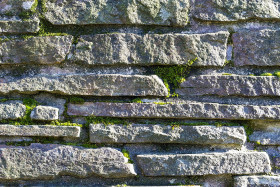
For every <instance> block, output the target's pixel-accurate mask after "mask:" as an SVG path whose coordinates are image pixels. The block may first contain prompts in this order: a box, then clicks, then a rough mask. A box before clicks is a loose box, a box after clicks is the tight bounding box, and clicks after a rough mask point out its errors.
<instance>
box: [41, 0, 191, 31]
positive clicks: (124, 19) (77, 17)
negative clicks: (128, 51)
mask: <svg viewBox="0 0 280 187" xmlns="http://www.w3.org/2000/svg"><path fill="white" fill-rule="evenodd" d="M46 7H47V12H46V13H45V14H44V15H45V17H46V19H47V20H48V21H50V22H51V23H52V24H55V25H67V24H76V25H89V24H126V25H129V24H131V25H166V26H169V25H174V26H185V25H187V23H188V13H189V0H119V1H116V0H92V1H88V0H79V1H76V0H53V1H47V2H46Z"/></svg>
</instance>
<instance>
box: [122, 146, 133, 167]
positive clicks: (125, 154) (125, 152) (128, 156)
mask: <svg viewBox="0 0 280 187" xmlns="http://www.w3.org/2000/svg"><path fill="white" fill-rule="evenodd" d="M122 153H123V156H124V157H126V158H128V163H130V164H133V163H134V162H133V161H132V160H131V158H130V155H129V152H128V151H127V150H126V149H122Z"/></svg>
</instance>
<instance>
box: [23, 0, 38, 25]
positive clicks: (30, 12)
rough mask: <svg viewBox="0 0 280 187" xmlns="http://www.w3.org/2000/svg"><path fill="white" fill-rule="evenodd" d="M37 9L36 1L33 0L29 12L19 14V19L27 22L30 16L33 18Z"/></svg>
mask: <svg viewBox="0 0 280 187" xmlns="http://www.w3.org/2000/svg"><path fill="white" fill-rule="evenodd" d="M37 7H38V0H35V2H34V3H33V5H32V6H31V8H30V10H27V11H23V12H21V13H20V14H19V17H20V18H21V19H22V20H27V19H29V18H30V17H31V16H33V15H34V14H35V13H36V12H37V10H38V9H37Z"/></svg>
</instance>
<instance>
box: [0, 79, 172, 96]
mask: <svg viewBox="0 0 280 187" xmlns="http://www.w3.org/2000/svg"><path fill="white" fill-rule="evenodd" d="M15 90H16V91H18V92H21V93H26V94H28V93H29V94H31V93H36V92H39V91H46V92H51V93H58V94H63V95H92V96H167V95H168V91H167V88H166V87H165V86H164V84H163V82H162V80H161V79H159V78H158V76H155V75H153V76H144V75H117V74H108V75H106V74H103V75H95V74H83V75H62V76H55V77H30V78H23V79H20V80H17V81H14V82H8V83H0V93H3V94H8V93H9V92H12V91H15Z"/></svg>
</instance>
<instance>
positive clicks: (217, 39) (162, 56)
mask: <svg viewBox="0 0 280 187" xmlns="http://www.w3.org/2000/svg"><path fill="white" fill-rule="evenodd" d="M228 37H229V33H228V32H224V31H221V32H217V33H208V34H146V35H144V36H141V35H137V34H97V35H93V36H89V35H87V36H81V39H80V41H79V42H78V44H77V46H76V50H75V53H74V55H73V56H72V60H73V61H77V62H80V63H84V64H90V65H114V64H137V65H155V64H157V65H178V64H186V63H187V62H188V61H190V60H194V59H196V58H197V60H196V61H195V63H194V64H193V65H194V66H223V65H224V62H225V60H226V51H227V47H226V44H227V39H228Z"/></svg>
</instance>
